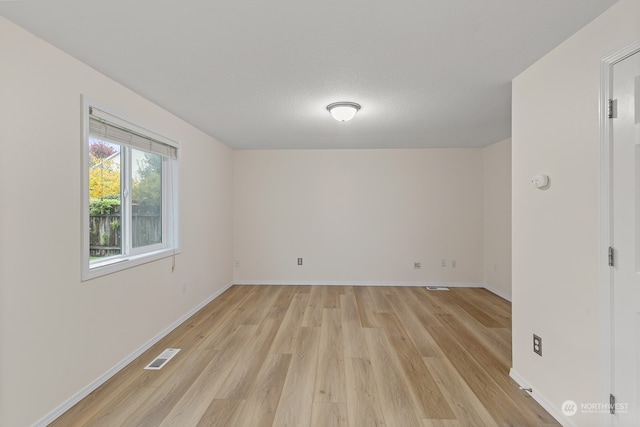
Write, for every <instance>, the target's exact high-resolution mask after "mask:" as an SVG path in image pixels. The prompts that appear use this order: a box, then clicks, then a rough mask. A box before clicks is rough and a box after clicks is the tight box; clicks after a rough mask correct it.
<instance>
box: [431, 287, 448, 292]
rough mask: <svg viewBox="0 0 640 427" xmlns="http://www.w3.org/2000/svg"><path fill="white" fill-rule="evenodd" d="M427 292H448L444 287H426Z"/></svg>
mask: <svg viewBox="0 0 640 427" xmlns="http://www.w3.org/2000/svg"><path fill="white" fill-rule="evenodd" d="M427 290H428V291H448V290H449V288H447V287H445V286H427Z"/></svg>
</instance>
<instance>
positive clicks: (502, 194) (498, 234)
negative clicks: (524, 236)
mask: <svg viewBox="0 0 640 427" xmlns="http://www.w3.org/2000/svg"><path fill="white" fill-rule="evenodd" d="M482 157H483V166H484V180H483V182H484V250H483V253H484V282H483V283H484V284H485V287H487V288H488V289H491V290H492V291H493V292H495V293H497V294H498V295H500V296H502V297H503V298H506V299H508V300H511V138H509V139H505V140H504V141H500V142H497V143H495V144H492V145H489V146H488V147H485V148H484V149H483V150H482Z"/></svg>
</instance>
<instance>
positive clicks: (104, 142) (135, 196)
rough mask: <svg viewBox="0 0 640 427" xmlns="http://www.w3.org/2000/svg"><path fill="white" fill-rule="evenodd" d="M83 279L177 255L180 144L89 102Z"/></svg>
mask: <svg viewBox="0 0 640 427" xmlns="http://www.w3.org/2000/svg"><path fill="white" fill-rule="evenodd" d="M83 107H84V111H85V117H84V132H83V135H84V138H83V153H84V156H83V159H84V166H83V176H84V177H83V252H84V254H83V268H82V276H83V280H87V279H91V278H93V277H98V276H102V275H104V274H108V273H112V272H114V271H119V270H122V269H125V268H129V267H133V266H135V265H139V264H142V263H145V262H149V261H153V260H156V259H160V258H163V257H167V256H170V255H172V254H174V253H175V252H176V250H177V247H178V245H177V243H178V239H177V237H178V233H177V230H178V227H177V218H178V216H177V208H178V205H177V194H176V188H177V185H176V184H177V183H176V177H177V159H178V145H177V143H176V142H173V141H171V140H169V139H167V138H165V137H162V136H160V135H157V134H155V133H153V132H150V131H148V130H146V129H144V128H142V127H140V126H137V125H134V124H132V123H130V122H127V121H125V120H123V119H120V118H118V117H116V116H114V115H111V114H110V113H107V112H105V111H104V110H103V109H100V108H97V107H95V106H94V105H92V104H90V103H88V102H86V100H85V102H83Z"/></svg>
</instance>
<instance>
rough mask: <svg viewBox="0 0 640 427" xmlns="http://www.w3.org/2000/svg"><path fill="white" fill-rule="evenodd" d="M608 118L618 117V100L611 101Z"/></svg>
mask: <svg viewBox="0 0 640 427" xmlns="http://www.w3.org/2000/svg"><path fill="white" fill-rule="evenodd" d="M607 117H608V118H610V119H614V118H615V117H616V100H615V99H610V100H609V106H608V107H607Z"/></svg>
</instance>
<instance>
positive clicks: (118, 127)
mask: <svg viewBox="0 0 640 427" xmlns="http://www.w3.org/2000/svg"><path fill="white" fill-rule="evenodd" d="M105 116H106V117H105ZM109 116H110V115H109V114H108V113H105V112H103V111H101V110H98V109H97V108H94V107H91V108H90V109H89V135H90V136H92V137H94V138H97V139H105V140H108V141H111V142H114V143H117V144H124V145H128V146H130V147H132V148H137V149H139V150H142V151H146V152H149V153H154V154H159V155H161V156H163V157H168V158H171V159H177V158H178V149H177V148H176V147H175V146H173V145H171V144H168V143H166V142H162V141H159V140H158V139H156V138H153V137H151V136H148V135H144V134H143V133H142V132H140V131H136V130H133V129H131V128H136V127H137V126H134V125H131V126H127V124H126V122H124V121H123V120H121V119H117V118H115V117H113V116H111V117H109ZM109 119H111V120H109Z"/></svg>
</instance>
